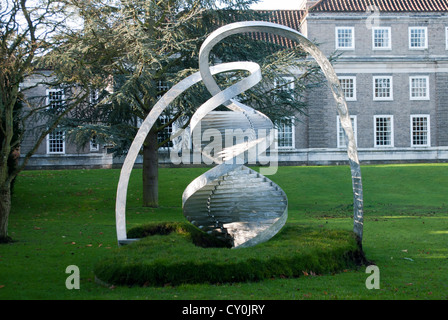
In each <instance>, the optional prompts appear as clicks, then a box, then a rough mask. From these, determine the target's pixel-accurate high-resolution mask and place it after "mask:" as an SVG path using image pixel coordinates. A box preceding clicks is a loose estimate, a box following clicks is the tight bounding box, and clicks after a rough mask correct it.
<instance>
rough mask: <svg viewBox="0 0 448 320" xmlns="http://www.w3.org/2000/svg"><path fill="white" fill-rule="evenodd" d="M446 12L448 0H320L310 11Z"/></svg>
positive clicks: (447, 10)
mask: <svg viewBox="0 0 448 320" xmlns="http://www.w3.org/2000/svg"><path fill="white" fill-rule="evenodd" d="M371 6H375V7H376V8H378V10H379V11H380V12H448V0H321V1H319V2H318V3H317V4H315V5H314V6H312V7H311V8H310V12H366V11H367V10H371Z"/></svg>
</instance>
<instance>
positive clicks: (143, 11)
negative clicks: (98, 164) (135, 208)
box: [44, 0, 320, 207]
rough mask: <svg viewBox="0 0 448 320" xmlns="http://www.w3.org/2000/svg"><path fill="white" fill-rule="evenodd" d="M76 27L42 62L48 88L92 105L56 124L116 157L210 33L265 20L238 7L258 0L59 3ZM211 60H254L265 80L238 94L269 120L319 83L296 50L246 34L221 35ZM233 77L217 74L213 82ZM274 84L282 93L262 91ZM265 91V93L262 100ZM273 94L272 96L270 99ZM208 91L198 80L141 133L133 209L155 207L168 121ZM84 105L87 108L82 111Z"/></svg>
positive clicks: (186, 112) (296, 107)
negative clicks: (84, 96)
mask: <svg viewBox="0 0 448 320" xmlns="http://www.w3.org/2000/svg"><path fill="white" fill-rule="evenodd" d="M67 1H69V3H70V4H71V5H72V6H73V8H75V10H76V12H77V13H78V15H79V19H80V21H82V24H81V27H80V28H79V29H78V30H74V31H73V32H71V33H67V34H65V35H64V36H63V37H60V38H59V39H58V40H59V41H60V44H59V46H58V47H57V48H54V50H53V51H52V52H51V53H50V54H48V55H47V56H46V58H45V60H44V62H45V64H46V65H50V66H51V67H52V68H53V70H54V73H55V76H56V79H57V82H59V83H60V84H62V83H64V84H67V85H72V86H74V85H76V86H77V87H78V88H81V89H80V90H85V91H86V92H88V94H89V95H91V94H92V93H96V94H95V95H96V96H97V98H96V99H93V100H90V101H89V102H90V104H89V105H80V106H79V108H77V112H76V113H75V114H74V116H73V117H71V118H69V119H67V120H66V121H65V126H66V129H67V130H68V132H70V133H71V134H70V136H71V138H72V139H74V140H75V141H77V142H78V143H79V144H81V145H82V144H86V143H88V141H90V139H91V138H92V137H95V138H96V139H97V141H101V142H103V143H108V144H109V145H112V149H113V151H114V152H115V154H116V155H120V154H125V153H126V150H127V149H128V148H129V146H130V143H131V142H132V140H133V138H134V136H135V134H136V132H137V130H138V124H139V123H140V122H141V121H142V120H144V119H145V118H146V116H147V115H148V113H149V112H150V110H151V108H152V107H153V106H154V104H155V103H156V101H157V99H158V97H160V96H161V95H162V94H163V93H164V92H165V91H166V89H167V88H168V87H169V86H171V85H173V84H175V83H177V82H179V81H180V80H181V79H183V78H185V77H186V76H187V75H189V74H191V73H193V72H195V71H197V68H198V59H197V58H198V52H199V48H200V46H201V44H202V42H203V41H204V40H205V38H206V37H207V36H208V35H209V34H210V33H211V32H212V31H214V30H215V29H217V28H218V27H220V26H222V25H224V24H227V23H231V22H236V21H246V20H265V19H267V18H268V17H266V14H263V13H260V12H256V11H252V10H248V9H249V7H250V5H252V4H253V3H255V2H257V1H258V0H227V1H211V0H190V1H178V0H168V1H156V0H120V1H118V0H109V1H104V0H90V1H86V0H67ZM213 57H214V58H216V59H218V60H219V61H247V60H250V61H255V62H258V63H259V64H260V65H261V66H262V68H263V72H264V73H265V75H266V79H267V81H268V82H269V83H270V84H269V85H266V83H262V84H260V85H258V86H257V87H256V88H253V89H252V90H250V91H248V92H247V93H245V95H244V96H242V97H241V99H243V100H244V101H246V102H248V103H250V104H251V105H252V106H253V107H255V108H258V109H261V111H262V112H263V113H265V114H266V115H268V116H269V117H271V118H272V119H273V120H275V119H280V118H281V117H283V116H285V115H288V116H294V115H295V114H297V112H304V110H305V109H304V108H305V104H304V100H303V99H301V98H300V97H301V96H302V95H303V94H304V87H305V86H307V85H309V83H314V84H315V83H318V82H319V81H320V77H319V72H318V69H317V68H316V66H315V65H313V64H311V63H309V62H307V60H304V59H298V57H302V58H304V57H303V56H302V55H301V51H300V49H299V47H296V48H293V49H288V50H285V48H282V47H280V46H279V45H276V44H273V43H267V42H263V41H256V40H255V39H254V37H252V36H251V35H235V36H231V37H229V38H226V39H225V40H224V41H222V42H221V43H219V44H218V45H217V46H216V47H215V48H214V50H213ZM297 67H300V68H301V69H302V70H304V72H303V73H302V74H301V75H300V76H299V77H298V78H294V80H293V81H294V82H295V84H296V85H295V86H294V89H293V91H294V92H293V94H292V93H291V92H290V90H291V89H290V88H291V86H288V84H286V83H281V82H280V81H277V82H276V81H274V79H275V78H276V77H277V78H278V77H280V76H282V75H285V74H287V73H289V72H290V71H288V70H292V69H294V68H297ZM238 76H239V75H238V74H231V75H227V76H222V77H219V81H220V82H221V84H223V85H225V84H226V83H228V82H229V81H232V80H234V79H236V78H237V77H238ZM273 83H281V86H283V87H284V88H286V89H287V90H277V89H278V88H277V89H275V88H272V84H273ZM267 93H269V94H267ZM274 96H275V97H274ZM209 97H210V95H209V94H208V92H207V91H206V90H205V88H204V87H203V86H202V85H201V84H199V85H196V86H195V87H194V88H193V89H192V90H189V91H188V92H186V93H185V94H184V95H182V97H180V98H179V99H177V100H176V101H175V102H174V103H173V104H172V105H171V106H170V110H169V111H167V114H166V115H165V118H164V119H168V121H160V122H159V123H157V124H156V125H155V126H154V127H153V128H152V129H151V131H150V133H149V134H148V136H147V138H146V141H145V143H144V146H143V150H142V155H143V205H144V206H151V207H156V206H158V194H157V192H158V149H159V147H161V146H162V145H164V144H166V143H169V137H168V136H167V135H164V134H163V133H164V132H166V131H165V128H167V127H168V126H170V125H171V124H172V123H173V122H175V121H178V122H181V123H183V124H184V126H185V127H186V126H187V125H188V123H189V118H190V117H191V115H192V114H193V113H194V110H195V109H196V108H197V107H198V106H200V105H201V103H203V102H204V101H206V100H207V99H208V98H209ZM292 97H294V98H292ZM86 106H87V108H86Z"/></svg>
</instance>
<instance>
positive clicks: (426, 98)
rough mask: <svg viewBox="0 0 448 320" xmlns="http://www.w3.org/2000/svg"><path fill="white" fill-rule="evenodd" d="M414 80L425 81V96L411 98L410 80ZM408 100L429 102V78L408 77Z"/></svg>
mask: <svg viewBox="0 0 448 320" xmlns="http://www.w3.org/2000/svg"><path fill="white" fill-rule="evenodd" d="M414 79H425V81H426V88H425V95H424V96H421V97H413V96H412V89H413V87H412V80H414ZM409 99H410V100H429V76H410V77H409Z"/></svg>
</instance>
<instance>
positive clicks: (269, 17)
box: [253, 10, 307, 48]
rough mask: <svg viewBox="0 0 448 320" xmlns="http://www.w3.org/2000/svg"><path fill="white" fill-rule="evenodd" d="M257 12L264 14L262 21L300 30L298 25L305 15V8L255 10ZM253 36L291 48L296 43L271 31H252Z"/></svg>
mask: <svg viewBox="0 0 448 320" xmlns="http://www.w3.org/2000/svg"><path fill="white" fill-rule="evenodd" d="M257 11H258V12H259V13H262V14H266V16H265V17H264V19H263V20H264V21H266V22H273V23H278V24H281V25H284V26H287V27H289V28H291V29H294V30H297V31H300V26H301V24H302V22H303V20H304V19H305V17H306V14H307V11H306V10H257ZM253 37H254V38H255V39H257V40H262V41H267V42H271V43H275V44H278V45H281V46H283V47H287V48H292V47H294V46H296V45H297V44H296V43H295V42H294V41H292V40H289V39H287V38H285V37H282V36H278V35H275V34H272V33H262V32H254V33H253Z"/></svg>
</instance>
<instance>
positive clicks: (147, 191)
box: [143, 130, 159, 208]
mask: <svg viewBox="0 0 448 320" xmlns="http://www.w3.org/2000/svg"><path fill="white" fill-rule="evenodd" d="M158 169H159V153H158V142H157V132H153V130H151V131H150V132H149V133H148V136H147V137H146V140H145V143H144V144H143V206H144V207H152V208H157V207H158V206H159V170H158Z"/></svg>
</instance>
